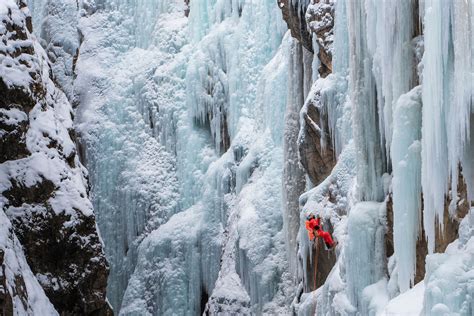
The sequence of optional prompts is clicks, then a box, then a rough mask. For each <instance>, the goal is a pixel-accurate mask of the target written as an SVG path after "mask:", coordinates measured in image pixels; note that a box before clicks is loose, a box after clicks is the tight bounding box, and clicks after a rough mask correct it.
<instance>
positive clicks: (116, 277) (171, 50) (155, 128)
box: [74, 1, 192, 311]
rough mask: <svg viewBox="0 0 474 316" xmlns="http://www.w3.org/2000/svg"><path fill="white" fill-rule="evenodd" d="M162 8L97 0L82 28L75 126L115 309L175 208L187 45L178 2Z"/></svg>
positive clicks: (83, 21)
mask: <svg viewBox="0 0 474 316" xmlns="http://www.w3.org/2000/svg"><path fill="white" fill-rule="evenodd" d="M159 3H160V5H157V2H141V1H137V2H134V3H129V2H120V1H119V2H110V4H109V2H100V1H99V2H97V3H96V6H95V7H94V10H93V12H94V13H93V14H91V15H85V16H83V17H82V18H81V19H80V24H79V28H80V30H81V33H82V34H83V42H82V45H81V48H80V55H79V58H78V60H77V65H76V74H77V77H76V79H75V81H74V88H75V94H76V97H77V99H78V100H79V103H80V107H79V108H78V110H77V119H76V124H77V125H76V126H77V129H78V130H79V132H80V136H81V143H82V145H83V151H82V158H83V160H84V161H85V163H86V165H87V167H88V169H89V172H90V182H91V184H92V194H93V202H94V209H95V211H96V214H97V219H98V225H99V228H100V231H101V235H102V238H103V240H104V243H105V248H106V254H107V257H108V260H109V262H110V265H111V274H110V278H109V283H108V297H109V300H110V301H111V303H112V305H113V306H114V309H115V310H116V311H118V310H119V309H120V305H121V300H122V296H123V293H124V292H125V289H126V287H127V284H128V279H129V278H130V275H131V274H132V272H133V270H134V267H135V264H136V260H137V252H138V245H139V244H140V242H141V241H142V240H143V238H144V237H145V236H146V235H147V234H148V233H149V232H151V231H153V230H154V229H155V228H157V227H158V226H159V225H161V224H162V223H164V222H166V221H167V220H168V218H169V217H170V216H171V215H172V214H173V213H175V212H176V211H177V210H178V203H179V189H178V179H177V172H176V169H177V163H176V158H175V151H176V145H175V144H176V138H175V136H174V133H175V132H174V130H175V126H176V123H177V118H178V117H179V112H177V110H176V109H179V108H180V106H181V107H182V106H183V105H184V94H183V93H182V92H181V93H180V91H183V88H184V82H183V75H184V70H183V66H182V65H181V62H180V61H176V60H175V58H174V56H175V55H176V54H177V52H179V50H180V49H181V47H182V46H183V45H184V43H185V42H186V33H185V30H184V29H185V27H186V19H185V18H184V16H183V12H182V11H180V8H182V6H179V5H178V4H180V3H181V2H180V1H164V2H159ZM132 13H133V14H132ZM151 16H154V17H155V18H151ZM137 20H144V21H145V22H147V23H148V22H149V24H147V27H146V28H144V29H142V30H141V31H140V32H138V33H139V34H140V36H144V38H145V37H146V38H147V39H148V38H153V39H154V41H153V42H150V43H145V39H144V38H141V37H140V38H137V28H136V24H135V23H136V21H137ZM152 21H153V23H152ZM150 25H151V26H150ZM155 28H156V30H155ZM148 46H150V48H149V49H144V48H143V47H146V48H148ZM171 74H173V75H171ZM170 87H173V88H174V90H172V91H169V90H170ZM180 89H181V90H180ZM191 180H192V179H191Z"/></svg>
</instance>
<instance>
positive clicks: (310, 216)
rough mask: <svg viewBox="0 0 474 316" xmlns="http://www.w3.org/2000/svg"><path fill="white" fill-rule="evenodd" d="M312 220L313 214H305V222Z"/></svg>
mask: <svg viewBox="0 0 474 316" xmlns="http://www.w3.org/2000/svg"><path fill="white" fill-rule="evenodd" d="M312 218H314V214H313V213H311V212H309V213H308V214H306V220H308V221H309V220H310V219H312Z"/></svg>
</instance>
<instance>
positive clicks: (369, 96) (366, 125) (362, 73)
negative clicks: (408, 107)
mask: <svg viewBox="0 0 474 316" xmlns="http://www.w3.org/2000/svg"><path fill="white" fill-rule="evenodd" d="M347 12H348V13H349V14H348V16H349V31H350V32H351V34H350V36H349V40H350V56H351V59H350V69H351V73H350V90H351V101H352V104H353V111H352V119H353V132H354V141H355V144H356V147H357V148H358V155H357V165H358V167H357V169H358V171H357V185H358V196H359V199H360V200H366V201H367V200H368V201H375V200H378V201H381V200H382V199H383V185H382V181H381V177H382V174H383V172H384V168H385V166H384V161H385V159H384V153H383V151H384V150H383V147H381V146H380V144H381V142H380V131H379V129H380V127H379V124H378V121H377V115H378V114H377V98H376V97H377V95H376V85H375V78H374V76H373V74H372V58H371V56H370V54H369V48H368V41H367V31H366V21H365V16H366V11H365V4H364V3H363V2H359V1H349V2H348V6H347Z"/></svg>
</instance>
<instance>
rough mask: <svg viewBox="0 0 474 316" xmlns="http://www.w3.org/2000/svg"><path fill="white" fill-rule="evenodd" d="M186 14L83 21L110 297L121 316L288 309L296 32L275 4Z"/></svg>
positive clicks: (82, 63)
mask: <svg viewBox="0 0 474 316" xmlns="http://www.w3.org/2000/svg"><path fill="white" fill-rule="evenodd" d="M182 8H183V6H182V3H181V2H178V1H161V2H160V1H158V2H157V1H137V2H135V3H130V2H128V1H114V2H112V1H110V2H109V1H96V7H95V11H94V10H93V11H94V13H93V14H92V15H90V16H88V17H86V18H83V19H81V32H82V33H83V34H84V40H83V43H82V46H81V53H80V57H79V59H78V62H77V68H76V69H77V74H78V76H77V79H76V81H75V82H76V83H75V85H76V87H77V91H76V92H77V95H78V98H79V99H80V100H81V107H80V109H79V119H78V122H79V125H78V127H79V129H80V131H81V135H82V141H83V143H84V144H85V146H86V147H85V150H84V158H85V160H86V161H87V163H88V167H89V170H90V172H91V175H93V176H92V177H91V182H92V184H93V192H94V193H95V203H96V205H95V206H96V209H97V212H98V214H99V225H100V228H101V232H102V236H103V238H104V242H105V245H106V248H107V249H108V255H109V258H110V261H111V264H112V269H111V274H112V276H111V278H110V285H109V297H110V299H111V301H112V303H113V305H114V307H115V309H116V310H120V313H122V314H140V315H141V314H146V313H150V314H169V313H170V312H173V313H176V314H199V313H202V312H203V311H204V309H205V308H207V309H208V310H209V311H210V312H212V311H213V312H216V313H217V312H218V311H219V310H227V309H230V310H232V311H234V312H235V311H236V310H238V309H240V308H242V309H243V310H246V309H248V310H250V311H252V312H253V313H257V314H258V313H264V312H267V313H272V312H273V313H275V312H277V311H283V310H285V309H286V308H287V305H288V304H286V303H287V301H288V299H289V298H290V297H291V295H290V294H289V293H290V292H287V290H286V289H287V286H286V285H285V286H284V284H286V282H287V279H288V276H287V275H286V271H287V269H288V263H287V261H286V256H285V247H284V235H283V232H282V225H283V222H282V215H281V214H282V208H283V205H282V195H281V183H282V182H283V179H282V174H281V170H282V168H283V131H284V125H285V119H284V113H285V108H286V105H287V88H286V80H287V76H288V66H287V65H288V62H287V56H288V52H289V44H288V40H287V44H284V45H283V46H282V48H280V49H279V47H280V44H281V42H282V38H283V34H284V32H285V26H284V24H283V23H282V20H281V16H280V11H279V9H278V7H277V6H276V4H275V3H274V2H273V1H267V0H261V1H221V0H217V1H197V0H196V1H192V2H191V3H190V12H189V23H188V22H187V20H186V19H185V18H184V14H183V13H184V12H183V11H182ZM156 16H159V18H156ZM275 17H278V18H275ZM188 26H189V27H188ZM112 29H114V31H112ZM103 34H112V35H108V36H105V35H103ZM91 83H92V84H91ZM98 96H100V98H99V97H98ZM291 123H295V124H297V123H298V121H297V120H296V121H291ZM130 126H133V128H130ZM295 128H296V130H297V129H298V127H297V126H296V127H295ZM177 202H178V203H177ZM226 271H230V272H232V273H231V274H230V275H228V274H227V273H226ZM230 279H232V282H231V281H229V282H227V281H228V280H230ZM129 280H130V281H129ZM216 280H217V283H216ZM232 284H234V285H232ZM232 286H235V287H234V288H232ZM230 289H231V290H230ZM232 289H233V290H235V291H233V290H232ZM122 293H124V296H123V301H122ZM208 298H210V300H209V304H207V305H206V303H207V301H208ZM234 298H236V299H238V301H239V302H240V303H241V304H237V305H236V304H233V305H232V304H229V302H233V301H232V300H233V299H234ZM226 302H227V303H226Z"/></svg>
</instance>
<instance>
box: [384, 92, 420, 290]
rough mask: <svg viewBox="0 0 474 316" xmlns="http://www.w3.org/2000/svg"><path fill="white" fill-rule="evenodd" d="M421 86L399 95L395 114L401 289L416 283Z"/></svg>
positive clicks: (395, 193) (396, 225)
mask: <svg viewBox="0 0 474 316" xmlns="http://www.w3.org/2000/svg"><path fill="white" fill-rule="evenodd" d="M420 139H421V87H420V86H418V87H416V88H414V89H413V90H411V91H410V92H409V93H407V94H404V95H402V96H400V98H399V99H398V101H397V103H396V106H395V111H394V116H393V138H392V146H391V157H392V164H393V180H392V185H393V188H392V190H393V236H394V248H395V257H396V262H397V268H398V285H399V288H400V291H401V292H404V291H406V290H408V289H409V288H410V285H414V277H415V267H416V242H417V240H418V230H419V227H420V215H421V213H420V208H421V143H420Z"/></svg>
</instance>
